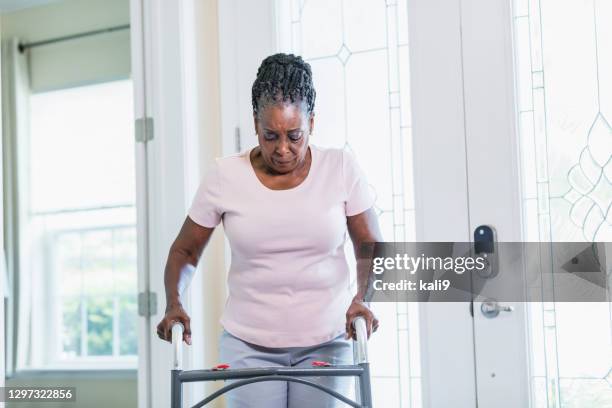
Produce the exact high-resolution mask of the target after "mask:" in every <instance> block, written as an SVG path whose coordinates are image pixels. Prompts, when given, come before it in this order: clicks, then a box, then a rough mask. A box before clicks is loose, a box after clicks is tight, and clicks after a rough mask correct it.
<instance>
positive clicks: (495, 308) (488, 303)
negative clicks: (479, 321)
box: [480, 299, 514, 319]
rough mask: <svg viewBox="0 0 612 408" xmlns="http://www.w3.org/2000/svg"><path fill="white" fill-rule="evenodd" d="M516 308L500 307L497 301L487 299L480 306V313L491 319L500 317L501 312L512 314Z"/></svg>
mask: <svg viewBox="0 0 612 408" xmlns="http://www.w3.org/2000/svg"><path fill="white" fill-rule="evenodd" d="M513 310H514V307H512V306H500V305H499V303H497V300H494V299H487V300H485V301H484V302H482V304H481V305H480V311H481V312H482V314H483V315H484V316H485V317H486V318H489V319H493V318H494V317H497V316H499V313H500V312H512V311H513Z"/></svg>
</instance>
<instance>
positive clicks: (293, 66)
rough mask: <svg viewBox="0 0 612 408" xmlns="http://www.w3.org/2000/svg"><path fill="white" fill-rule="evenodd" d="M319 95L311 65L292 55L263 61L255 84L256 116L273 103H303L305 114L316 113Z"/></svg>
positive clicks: (254, 102)
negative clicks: (314, 83)
mask: <svg viewBox="0 0 612 408" xmlns="http://www.w3.org/2000/svg"><path fill="white" fill-rule="evenodd" d="M315 97H316V92H315V89H314V86H313V84H312V71H311V69H310V64H308V63H307V62H304V60H303V59H302V57H300V56H295V55H293V54H282V53H279V54H274V55H270V56H269V57H267V58H266V59H264V60H263V61H262V63H261V65H260V66H259V69H258V70H257V78H255V81H254V82H253V89H252V92H251V101H252V103H253V114H258V113H260V112H261V110H262V108H263V107H265V106H267V105H269V104H273V103H282V102H286V101H290V102H291V103H296V102H304V103H305V108H306V112H307V113H309V114H311V113H312V112H313V111H314V104H315Z"/></svg>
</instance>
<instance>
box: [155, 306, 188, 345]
mask: <svg viewBox="0 0 612 408" xmlns="http://www.w3.org/2000/svg"><path fill="white" fill-rule="evenodd" d="M190 320H191V319H190V318H189V315H188V314H187V312H185V309H183V305H181V304H180V303H172V304H169V305H168V306H166V315H165V316H164V318H163V319H162V320H161V322H159V324H158V325H157V335H158V336H159V338H160V339H162V340H166V341H168V342H172V325H173V324H174V323H175V322H181V323H182V324H183V327H185V330H184V331H183V341H184V342H185V343H187V344H189V345H191V325H190Z"/></svg>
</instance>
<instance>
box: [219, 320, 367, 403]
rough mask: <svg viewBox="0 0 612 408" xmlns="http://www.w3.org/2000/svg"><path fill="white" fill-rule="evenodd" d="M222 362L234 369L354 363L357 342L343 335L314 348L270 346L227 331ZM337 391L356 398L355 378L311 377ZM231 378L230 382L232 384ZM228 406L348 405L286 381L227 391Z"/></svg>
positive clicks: (315, 390)
mask: <svg viewBox="0 0 612 408" xmlns="http://www.w3.org/2000/svg"><path fill="white" fill-rule="evenodd" d="M219 355H220V358H219V361H220V362H221V363H227V364H229V365H230V367H231V368H251V367H271V366H272V367H311V366H312V362H313V361H327V362H329V363H331V364H334V365H347V364H353V345H352V343H351V341H350V340H345V339H344V335H340V336H338V337H336V338H335V339H333V340H330V341H328V342H327V343H323V344H318V345H316V346H312V347H289V348H267V347H262V346H258V345H255V344H251V343H247V342H245V341H243V340H241V339H239V338H237V337H235V336H233V335H231V334H230V333H228V332H227V331H225V330H224V331H223V333H222V334H221V338H220V341H219ZM305 379H308V380H310V381H313V382H317V383H319V384H324V385H326V386H328V387H330V388H332V389H334V390H335V391H337V392H339V393H341V394H343V395H345V396H348V397H352V396H353V395H354V384H355V381H354V379H353V378H352V377H308V378H305ZM229 382H230V381H228V383H229ZM225 398H226V401H227V407H228V408H247V407H248V408H314V407H316V408H327V407H340V406H346V405H345V404H343V403H342V402H340V401H338V400H336V399H335V398H333V397H332V396H330V395H329V394H327V393H324V392H323V391H320V390H318V389H316V388H313V387H310V386H307V385H303V384H298V383H294V382H286V381H268V382H262V383H256V384H248V385H245V386H242V387H239V388H236V389H233V390H232V391H229V392H228V393H226V394H225Z"/></svg>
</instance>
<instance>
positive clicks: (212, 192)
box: [188, 162, 223, 228]
mask: <svg viewBox="0 0 612 408" xmlns="http://www.w3.org/2000/svg"><path fill="white" fill-rule="evenodd" d="M220 208H221V182H220V174H219V164H218V163H217V162H215V164H213V165H212V166H211V167H210V168H209V169H208V171H207V172H206V174H205V175H204V178H203V179H202V182H201V183H200V186H199V187H198V191H197V192H196V195H195V197H194V198H193V202H192V204H191V208H190V209H189V212H188V215H189V218H191V219H192V220H193V221H194V222H195V223H196V224H199V225H201V226H203V227H207V228H214V227H216V226H217V225H219V222H221V216H222V214H223V213H222V212H221V210H220Z"/></svg>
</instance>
